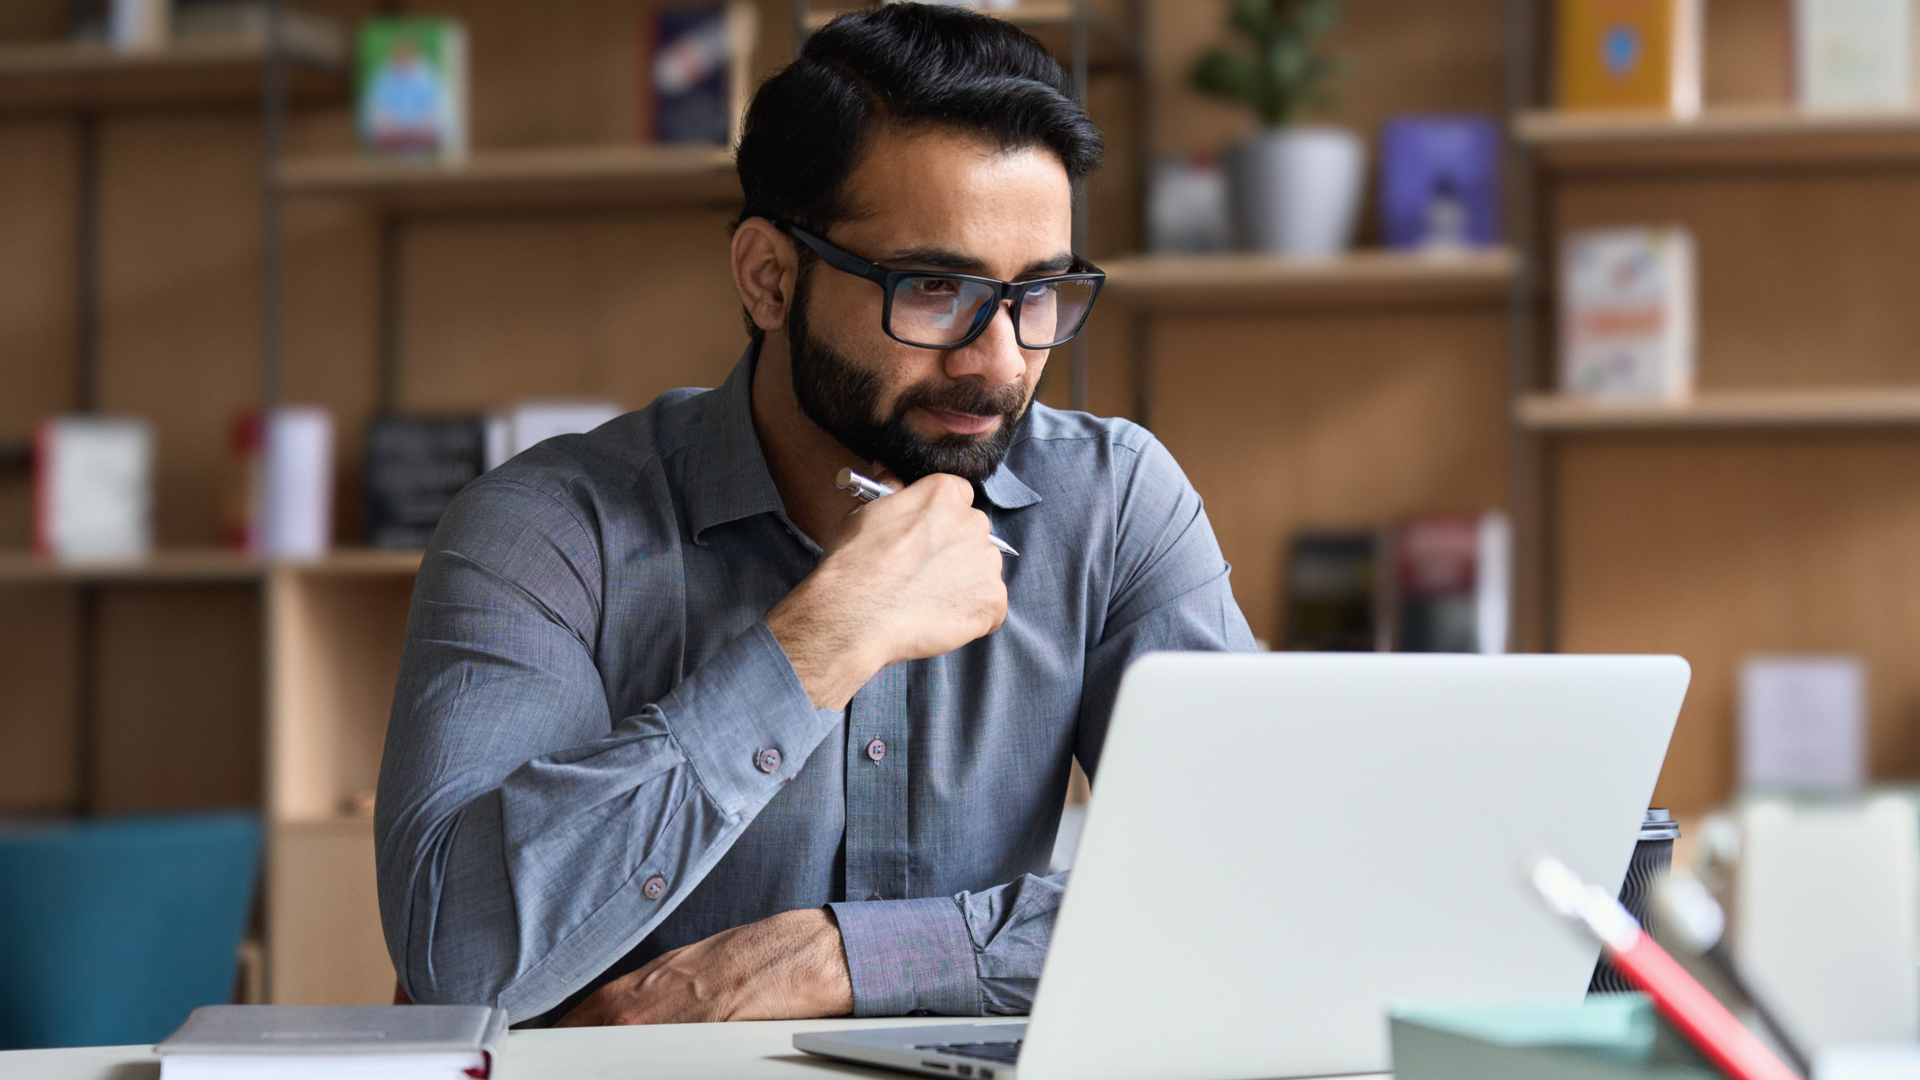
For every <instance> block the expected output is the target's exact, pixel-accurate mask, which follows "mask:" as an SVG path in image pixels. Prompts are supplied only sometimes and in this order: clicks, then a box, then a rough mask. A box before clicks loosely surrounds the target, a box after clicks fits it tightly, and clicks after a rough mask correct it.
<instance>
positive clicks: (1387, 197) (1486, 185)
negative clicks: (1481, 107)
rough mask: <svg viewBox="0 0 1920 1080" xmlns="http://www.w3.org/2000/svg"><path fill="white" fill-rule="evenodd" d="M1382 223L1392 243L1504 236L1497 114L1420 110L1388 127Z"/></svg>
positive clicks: (1383, 139) (1458, 242)
mask: <svg viewBox="0 0 1920 1080" xmlns="http://www.w3.org/2000/svg"><path fill="white" fill-rule="evenodd" d="M1380 224H1381V231H1382V233H1383V234H1384V235H1385V238H1386V243H1387V246H1388V247H1391V248H1400V249H1415V250H1446V249H1450V248H1463V247H1487V246H1490V245H1492V244H1497V243H1499V242H1500V129H1499V127H1498V126H1497V125H1496V124H1495V122H1494V119H1493V118H1492V117H1490V116H1477V115H1472V114H1462V115H1439V114H1434V115H1419V116H1398V117H1394V118H1393V119H1391V120H1388V121H1387V123H1386V125H1385V126H1384V127H1383V128H1382V129H1381V132H1380Z"/></svg>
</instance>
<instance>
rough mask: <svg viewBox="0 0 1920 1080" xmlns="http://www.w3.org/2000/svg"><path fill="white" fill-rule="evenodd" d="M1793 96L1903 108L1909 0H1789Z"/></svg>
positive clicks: (1812, 101) (1822, 104)
mask: <svg viewBox="0 0 1920 1080" xmlns="http://www.w3.org/2000/svg"><path fill="white" fill-rule="evenodd" d="M1792 10H1793V16H1792V18H1793V25H1792V28H1791V31H1790V40H1791V42H1792V45H1791V55H1792V58H1793V96H1794V101H1795V102H1796V103H1798V104H1799V105H1800V107H1801V108H1804V109H1903V108H1906V107H1907V105H1908V103H1909V102H1910V101H1911V99H1912V78H1913V0H1792Z"/></svg>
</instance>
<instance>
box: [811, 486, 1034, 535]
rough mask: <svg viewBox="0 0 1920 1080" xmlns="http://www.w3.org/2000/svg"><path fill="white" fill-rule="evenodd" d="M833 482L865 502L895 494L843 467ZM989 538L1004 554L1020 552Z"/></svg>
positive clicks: (885, 487) (887, 488)
mask: <svg viewBox="0 0 1920 1080" xmlns="http://www.w3.org/2000/svg"><path fill="white" fill-rule="evenodd" d="M833 483H834V486H835V487H838V488H839V489H840V490H841V491H844V492H846V493H847V494H849V495H852V496H853V497H854V498H856V499H859V500H860V501H861V502H863V503H870V502H872V501H873V500H875V499H883V498H886V497H887V496H888V495H891V494H893V489H892V488H890V487H888V486H887V485H885V484H883V483H881V482H880V481H878V480H869V479H867V478H866V477H864V476H861V475H860V474H859V473H857V472H854V471H853V470H852V469H841V470H840V475H839V476H836V477H834V478H833ZM987 539H988V540H990V541H992V542H993V546H994V547H995V548H997V549H999V551H1000V554H1002V555H1016V556H1017V555H1019V554H1020V553H1019V552H1017V551H1015V550H1013V545H1012V544H1009V543H1007V542H1006V541H1005V540H1002V539H1000V538H999V537H997V536H995V535H993V534H992V533H988V534H987Z"/></svg>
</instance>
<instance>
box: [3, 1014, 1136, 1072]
mask: <svg viewBox="0 0 1920 1080" xmlns="http://www.w3.org/2000/svg"><path fill="white" fill-rule="evenodd" d="M1143 1019H1144V1017H1143ZM943 1022H947V1021H946V1019H945V1018H941V1017H925V1016H917V1017H899V1018H892V1019H885V1020H780V1021H771V1022H766V1023H744V1024H665V1025H660V1026H657V1027H624V1028H566V1029H563V1030H553V1031H514V1032H509V1033H508V1035H507V1041H506V1045H505V1047H504V1048H503V1049H502V1051H501V1054H500V1062H499V1065H498V1067H497V1068H495V1069H494V1073H493V1075H494V1078H495V1080H579V1078H581V1077H588V1076H606V1077H623V1076H636V1077H637V1076H645V1077H647V1078H648V1080H833V1077H835V1076H836V1075H838V1076H843V1077H866V1078H887V1080H897V1078H898V1077H900V1076H902V1075H903V1074H900V1073H890V1072H887V1071H886V1070H884V1069H869V1068H865V1067H862V1066H859V1065H848V1064H844V1063H840V1062H834V1061H828V1060H827V1059H825V1058H818V1057H813V1056H811V1055H808V1054H803V1053H801V1052H800V1051H798V1050H795V1049H794V1048H793V1037H794V1035H796V1034H798V1033H799V1032H803V1031H832V1030H836V1029H846V1028H873V1027H898V1026H902V1025H928V1024H939V1023H943ZM951 1022H953V1023H967V1022H968V1020H967V1019H966V1018H960V1017H956V1018H953V1019H952V1021H951ZM159 1075H160V1059H159V1058H158V1057H156V1056H154V1053H153V1047H151V1046H90V1047H81V1048H77V1049H71V1050H8V1051H0V1076H4V1077H6V1078H7V1080H156V1078H157V1077H158V1076H159Z"/></svg>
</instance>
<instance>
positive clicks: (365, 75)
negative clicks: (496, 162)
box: [356, 18, 467, 161]
mask: <svg viewBox="0 0 1920 1080" xmlns="http://www.w3.org/2000/svg"><path fill="white" fill-rule="evenodd" d="M356 57H357V62H358V74H357V79H356V94H357V97H356V102H357V106H356V115H357V118H358V127H359V132H360V145H361V147H362V148H364V149H365V150H366V151H367V152H368V153H371V154H375V155H378V156H382V157H401V158H420V159H423V160H435V161H458V160H459V159H461V158H463V157H465V156H466V153H467V34H466V29H465V28H464V26H463V25H462V24H461V22H460V21H459V20H458V19H437V18H379V19H368V20H366V21H365V22H363V23H361V24H360V35H359V40H358V43H357V45H356Z"/></svg>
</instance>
